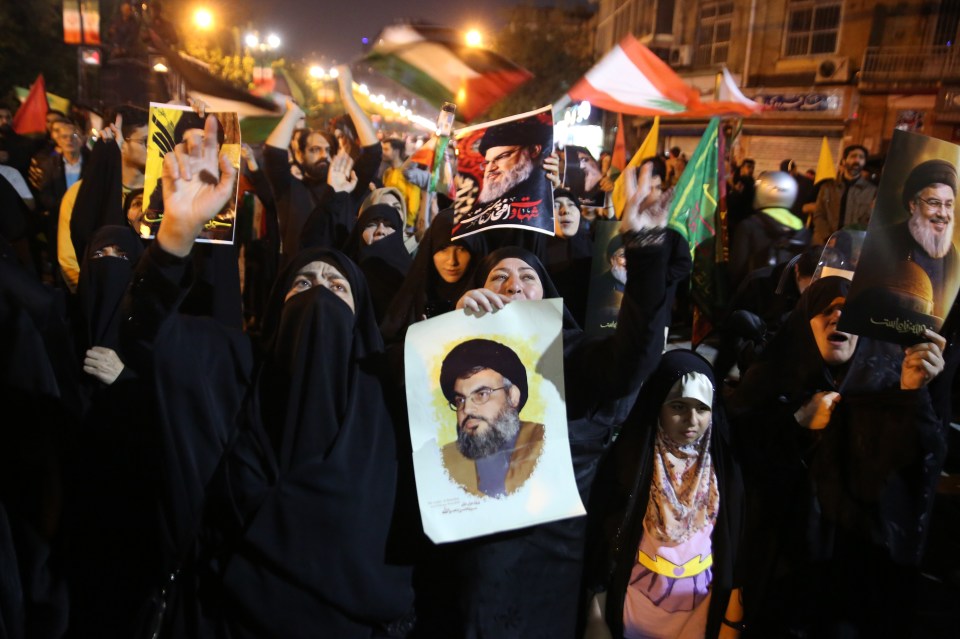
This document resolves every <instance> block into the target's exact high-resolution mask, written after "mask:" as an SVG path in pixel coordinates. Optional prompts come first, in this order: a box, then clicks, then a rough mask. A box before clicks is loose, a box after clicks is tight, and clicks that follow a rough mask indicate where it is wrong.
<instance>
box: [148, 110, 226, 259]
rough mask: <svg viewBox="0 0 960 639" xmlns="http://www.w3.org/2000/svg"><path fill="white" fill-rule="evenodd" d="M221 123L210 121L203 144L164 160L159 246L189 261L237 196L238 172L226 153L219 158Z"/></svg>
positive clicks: (184, 147)
mask: <svg viewBox="0 0 960 639" xmlns="http://www.w3.org/2000/svg"><path fill="white" fill-rule="evenodd" d="M219 126H220V125H219V123H218V122H217V119H216V118H214V117H208V118H207V120H206V122H205V123H204V128H203V141H202V142H201V143H200V144H193V145H190V149H189V150H188V149H187V145H185V144H183V143H180V144H178V145H177V146H176V148H175V149H174V150H173V152H171V153H167V154H166V155H165V156H164V158H163V173H162V183H163V220H162V221H161V222H160V229H159V230H158V231H157V241H158V242H159V243H160V246H161V247H162V248H163V249H164V250H165V251H167V252H168V253H172V254H173V255H177V256H179V257H186V256H187V255H189V254H190V249H191V248H193V242H194V240H196V239H197V237H198V236H199V235H200V232H201V231H202V230H203V227H204V225H205V224H206V223H207V222H209V221H210V220H212V219H213V218H214V217H215V216H216V215H217V213H219V212H220V211H221V210H222V209H223V207H224V205H226V203H227V201H228V200H229V199H230V198H231V197H232V196H233V193H234V186H233V185H234V180H235V179H236V176H237V170H236V169H235V168H233V165H232V164H231V163H230V159H229V158H228V157H227V155H226V154H225V153H223V154H220V155H219V161H218V155H217V153H218V149H217V130H218V128H219Z"/></svg>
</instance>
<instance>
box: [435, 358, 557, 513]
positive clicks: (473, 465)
mask: <svg viewBox="0 0 960 639" xmlns="http://www.w3.org/2000/svg"><path fill="white" fill-rule="evenodd" d="M440 388H441V390H442V391H443V395H444V397H445V398H446V399H447V401H448V402H449V406H450V410H452V411H454V412H455V413H456V416H457V440H456V441H455V442H450V443H449V444H447V445H445V446H444V447H443V449H442V451H441V452H442V457H443V464H444V467H445V468H446V469H447V472H449V473H450V477H451V479H453V480H454V481H455V482H457V484H459V485H460V486H461V487H463V488H464V489H465V490H466V491H467V492H469V493H471V494H473V495H477V496H487V497H503V496H506V495H510V494H512V493H514V492H515V491H517V490H518V489H519V488H520V487H521V486H522V485H523V484H524V482H526V480H527V479H528V478H529V477H530V475H531V473H532V472H533V469H534V468H535V467H536V465H537V460H538V459H539V458H540V453H541V452H542V451H543V436H544V428H543V424H538V423H534V422H527V421H521V420H520V411H521V410H523V407H524V405H525V404H526V402H527V391H528V387H527V370H526V368H525V367H524V365H523V363H522V362H521V361H520V358H519V357H518V356H517V354H516V353H515V352H514V351H513V350H512V349H510V348H509V347H508V346H505V345H504V344H501V343H499V342H495V341H492V340H488V339H473V340H468V341H466V342H463V343H462V344H459V345H457V346H455V347H454V348H453V349H452V350H451V351H450V352H449V353H447V356H446V358H444V360H443V365H442V366H441V369H440Z"/></svg>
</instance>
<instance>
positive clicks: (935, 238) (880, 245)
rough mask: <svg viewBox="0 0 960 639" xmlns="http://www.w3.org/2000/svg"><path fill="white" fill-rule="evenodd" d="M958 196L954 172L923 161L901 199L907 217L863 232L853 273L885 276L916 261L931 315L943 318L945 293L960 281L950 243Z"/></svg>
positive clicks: (959, 266) (943, 164)
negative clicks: (925, 280)
mask: <svg viewBox="0 0 960 639" xmlns="http://www.w3.org/2000/svg"><path fill="white" fill-rule="evenodd" d="M956 195H957V169H956V167H955V166H953V165H952V164H951V163H949V162H947V161H946V160H927V161H925V162H921V163H920V164H918V165H917V166H915V167H914V168H913V170H911V171H910V174H909V175H908V176H907V179H906V181H905V182H904V184H903V191H902V195H901V198H902V202H903V207H904V208H905V209H906V210H907V211H908V212H909V213H910V217H909V218H908V219H907V220H906V221H904V222H901V223H899V224H893V225H890V226H884V227H881V228H878V229H875V230H871V231H870V232H869V233H868V234H867V239H866V244H865V246H864V249H863V257H862V258H861V261H860V263H859V264H858V265H857V272H858V273H861V272H862V273H868V274H869V273H873V274H874V276H875V277H876V274H877V273H888V272H889V271H890V270H891V269H893V268H898V267H899V265H902V264H903V263H904V262H914V263H915V264H917V265H918V266H919V267H920V268H922V269H923V270H924V272H925V273H926V274H927V275H928V276H929V277H930V284H931V285H932V287H933V303H934V308H933V314H934V315H935V316H936V317H940V318H943V317H945V316H946V313H947V311H949V309H950V307H949V306H948V305H947V304H948V302H949V301H950V300H948V299H947V297H948V293H951V292H952V288H953V287H955V286H956V285H957V282H958V281H960V279H958V278H960V258H958V255H957V249H956V247H955V246H954V245H953V223H954V219H953V211H954V202H955V200H956ZM891 275H894V274H891ZM884 279H886V278H884ZM950 297H951V298H952V297H953V296H952V295H950Z"/></svg>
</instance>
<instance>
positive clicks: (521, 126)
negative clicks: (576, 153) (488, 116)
mask: <svg viewBox="0 0 960 639" xmlns="http://www.w3.org/2000/svg"><path fill="white" fill-rule="evenodd" d="M552 133H553V132H552V131H551V129H550V126H549V125H548V124H545V123H543V122H541V121H540V120H539V119H537V118H524V119H523V120H513V121H511V122H504V123H503V124H496V125H494V126H492V127H490V128H489V129H487V130H486V132H484V134H483V137H482V138H480V146H479V151H480V153H481V154H482V155H486V154H487V149H491V148H493V147H495V146H516V145H519V146H530V145H533V144H539V145H540V146H546V145H547V144H548V143H549V142H550V136H551V134H552Z"/></svg>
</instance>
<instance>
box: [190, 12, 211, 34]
mask: <svg viewBox="0 0 960 639" xmlns="http://www.w3.org/2000/svg"><path fill="white" fill-rule="evenodd" d="M193 23H194V24H195V25H197V28H198V29H200V30H201V31H209V30H210V29H212V28H213V13H211V12H210V10H209V9H207V8H205V7H200V8H198V9H197V10H196V11H194V12H193Z"/></svg>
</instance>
